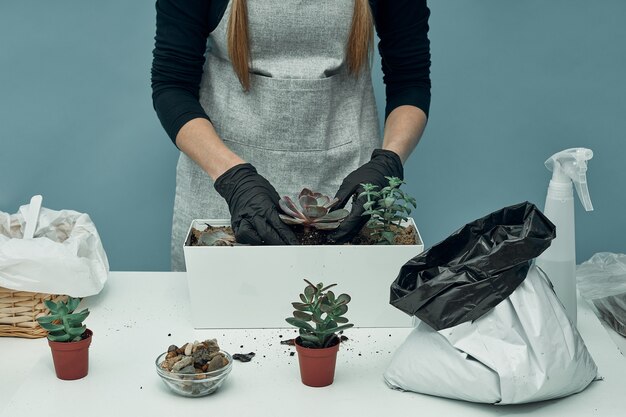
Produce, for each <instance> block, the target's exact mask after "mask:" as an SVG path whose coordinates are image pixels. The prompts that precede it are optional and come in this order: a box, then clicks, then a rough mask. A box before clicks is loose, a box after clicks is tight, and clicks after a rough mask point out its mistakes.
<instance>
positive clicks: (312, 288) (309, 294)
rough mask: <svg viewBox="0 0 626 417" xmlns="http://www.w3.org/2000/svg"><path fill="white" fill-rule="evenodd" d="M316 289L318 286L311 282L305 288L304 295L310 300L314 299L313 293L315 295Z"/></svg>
mask: <svg viewBox="0 0 626 417" xmlns="http://www.w3.org/2000/svg"><path fill="white" fill-rule="evenodd" d="M315 291H316V288H315V286H314V285H313V284H309V285H307V286H306V288H305V289H304V296H305V297H306V298H307V299H308V300H310V301H313V295H315Z"/></svg>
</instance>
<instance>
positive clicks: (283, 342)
mask: <svg viewBox="0 0 626 417" xmlns="http://www.w3.org/2000/svg"><path fill="white" fill-rule="evenodd" d="M280 344H281V345H288V346H295V345H296V339H286V340H281V341H280Z"/></svg>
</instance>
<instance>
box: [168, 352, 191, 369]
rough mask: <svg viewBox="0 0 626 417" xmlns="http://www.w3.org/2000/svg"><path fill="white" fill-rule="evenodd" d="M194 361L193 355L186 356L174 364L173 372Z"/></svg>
mask: <svg viewBox="0 0 626 417" xmlns="http://www.w3.org/2000/svg"><path fill="white" fill-rule="evenodd" d="M192 363H193V357H191V356H185V357H184V358H182V359H181V360H179V361H178V362H176V363H175V364H174V365H173V366H172V371H173V372H178V371H180V370H181V369H183V368H184V367H186V366H188V365H191V364H192Z"/></svg>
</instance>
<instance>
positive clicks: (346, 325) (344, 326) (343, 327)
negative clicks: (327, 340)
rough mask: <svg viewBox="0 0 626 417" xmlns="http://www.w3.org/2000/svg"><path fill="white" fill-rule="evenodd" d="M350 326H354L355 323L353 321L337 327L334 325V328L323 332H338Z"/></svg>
mask: <svg viewBox="0 0 626 417" xmlns="http://www.w3.org/2000/svg"><path fill="white" fill-rule="evenodd" d="M350 327H354V324H352V323H350V324H344V325H341V326H337V327H333V328H330V329H326V330H324V331H323V332H321V333H324V334H330V333H337V332H340V331H342V330H346V329H349V328H350Z"/></svg>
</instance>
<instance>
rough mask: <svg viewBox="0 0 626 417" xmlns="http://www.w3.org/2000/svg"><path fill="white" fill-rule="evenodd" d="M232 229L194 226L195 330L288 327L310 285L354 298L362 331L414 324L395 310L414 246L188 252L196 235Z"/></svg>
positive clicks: (352, 316)
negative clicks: (395, 289) (392, 298)
mask: <svg viewBox="0 0 626 417" xmlns="http://www.w3.org/2000/svg"><path fill="white" fill-rule="evenodd" d="M205 224H210V225H211V226H229V225H230V221H229V220H194V221H193V223H192V224H191V226H190V228H189V231H188V232H187V238H186V239H185V246H184V253H185V263H186V265H187V283H188V285H189V296H190V298H191V313H192V323H193V326H194V327H195V328H280V327H289V325H288V324H287V323H286V322H285V318H286V317H289V316H290V315H291V313H292V311H293V308H292V306H291V303H292V302H293V301H298V294H300V293H301V292H302V291H303V290H304V287H305V285H306V283H305V282H304V281H303V278H306V279H308V280H309V281H311V282H313V283H314V284H316V283H318V282H323V283H324V284H325V285H328V284H333V283H337V284H338V286H337V288H336V289H334V290H333V291H335V294H337V295H338V294H340V293H342V292H345V293H348V294H350V295H351V296H352V301H351V302H350V304H349V305H348V307H349V310H348V313H347V314H346V317H348V319H349V320H350V322H351V323H354V325H355V326H358V327H408V326H411V324H412V320H411V318H410V317H409V316H407V315H406V314H405V313H403V312H401V311H400V310H398V309H396V308H395V307H392V306H391V305H390V304H389V292H390V290H389V287H390V286H391V283H392V282H393V280H394V279H395V278H396V277H397V275H398V272H399V270H400V267H401V266H402V265H404V264H405V263H406V262H407V261H408V260H409V259H411V258H413V257H414V256H416V255H418V254H419V253H421V252H423V250H424V244H423V241H422V238H421V236H420V234H419V231H417V226H415V222H414V221H413V219H410V224H413V225H414V226H415V230H416V231H417V237H418V240H419V242H418V244H416V245H393V246H387V245H312V246H234V247H232V246H187V245H186V242H188V241H189V235H190V233H191V227H196V229H203V228H204V225H205Z"/></svg>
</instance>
